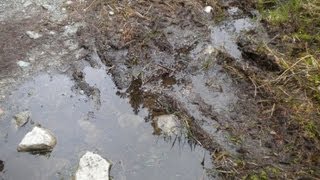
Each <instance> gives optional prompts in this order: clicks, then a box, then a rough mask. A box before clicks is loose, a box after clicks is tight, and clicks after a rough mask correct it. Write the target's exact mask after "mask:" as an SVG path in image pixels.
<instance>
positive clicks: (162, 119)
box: [154, 114, 182, 136]
mask: <svg viewBox="0 0 320 180" xmlns="http://www.w3.org/2000/svg"><path fill="white" fill-rule="evenodd" d="M154 122H155V124H156V129H158V130H160V131H162V133H163V134H164V135H168V136H170V135H179V134H181V133H182V131H181V130H182V126H181V124H180V121H179V119H178V117H177V116H176V115H173V114H170V115H162V116H158V117H155V118H154Z"/></svg>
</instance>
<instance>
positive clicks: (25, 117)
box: [14, 111, 31, 127]
mask: <svg viewBox="0 0 320 180" xmlns="http://www.w3.org/2000/svg"><path fill="white" fill-rule="evenodd" d="M30 116H31V113H30V112H29V111H24V112H20V113H19V114H16V115H15V116H14V120H15V123H16V125H17V127H21V126H23V125H25V124H26V123H27V122H28V121H29V119H30Z"/></svg>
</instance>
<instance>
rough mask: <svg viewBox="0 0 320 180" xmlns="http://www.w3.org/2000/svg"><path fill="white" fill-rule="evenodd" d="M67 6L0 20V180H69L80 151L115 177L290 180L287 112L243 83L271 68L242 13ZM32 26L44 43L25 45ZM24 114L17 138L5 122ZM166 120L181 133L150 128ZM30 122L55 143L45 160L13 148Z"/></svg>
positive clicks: (177, 6) (237, 8)
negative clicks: (99, 159)
mask: <svg viewBox="0 0 320 180" xmlns="http://www.w3.org/2000/svg"><path fill="white" fill-rule="evenodd" d="M248 2H249V1H248ZM48 3H49V5H51V6H48ZM65 3H66V2H65V1H63V0H61V1H60V0H56V1H52V2H50V1H48V2H47V1H37V2H36V4H33V5H28V6H27V7H28V8H31V9H29V11H26V12H27V14H29V13H30V14H29V16H28V17H26V18H25V19H24V18H22V19H21V16H18V15H19V14H20V11H18V10H21V9H26V7H24V6H21V7H19V6H18V7H15V6H14V8H13V7H11V6H8V4H10V3H9V2H5V3H3V5H5V6H3V7H7V6H8V7H11V9H12V10H11V11H9V12H4V11H0V14H1V16H0V19H1V18H2V19H1V22H2V23H3V24H4V26H1V29H3V31H1V32H0V40H2V39H3V41H2V43H1V42H0V45H1V47H4V48H3V50H2V51H0V57H1V62H3V63H2V64H3V67H2V66H1V69H3V71H1V73H0V74H1V75H2V77H1V81H0V82H1V83H0V85H2V86H1V87H4V88H3V90H1V91H0V93H1V94H0V95H1V96H2V97H1V100H2V101H1V104H0V107H1V109H4V110H5V115H4V116H1V117H0V118H1V119H3V120H2V121H0V130H1V131H0V132H1V134H0V135H1V136H0V138H1V139H0V144H1V147H5V148H3V149H1V150H0V155H1V156H0V159H2V160H3V161H0V162H2V166H4V167H3V168H2V169H3V171H2V172H1V171H0V177H1V178H2V179H61V178H70V177H72V175H73V173H74V172H75V168H76V166H77V162H78V159H79V157H80V156H81V155H82V154H83V152H84V151H86V150H94V151H96V152H98V153H99V154H101V155H102V156H103V157H106V158H108V159H109V160H111V161H112V162H113V167H112V170H111V175H112V176H113V177H114V178H115V179H230V178H232V179H241V178H251V177H257V178H258V179H259V178H266V177H269V178H294V176H292V175H290V173H291V172H294V171H295V170H296V169H299V168H300V167H299V166H298V165H296V164H294V162H292V161H293V160H294V157H292V156H290V155H292V154H291V153H290V150H289V151H284V148H283V147H289V146H290V145H291V143H292V139H290V138H291V136H290V137H287V136H284V135H286V134H285V133H283V131H284V130H282V129H281V127H282V125H284V124H286V122H287V119H288V116H289V115H288V112H287V111H286V109H281V107H277V108H275V107H274V104H273V102H272V99H271V98H268V97H267V96H268V93H267V92H266V91H260V89H258V88H257V87H256V86H255V84H254V82H253V81H252V79H251V77H252V75H255V74H260V75H265V76H269V75H270V74H269V73H279V72H280V71H281V69H280V67H279V66H277V64H276V62H275V60H274V59H272V58H270V57H269V56H268V55H266V54H261V53H260V52H259V51H258V50H257V48H256V47H257V46H252V45H255V44H253V43H252V42H251V41H250V40H248V39H246V38H243V37H249V35H252V34H254V35H256V36H258V37H259V38H261V39H268V34H267V33H266V31H265V30H264V28H263V27H262V26H261V24H260V23H259V22H257V21H256V20H255V18H252V16H254V15H255V14H256V13H255V12H254V11H253V9H252V4H250V3H248V4H245V3H243V2H242V3H239V2H235V1H221V2H219V3H217V2H216V1H200V0H196V1H189V0H178V1H173V0H164V1H157V0H156V1H145V0H142V1H100V0H99V1H88V2H83V1H81V2H76V1H72V3H71V4H69V5H67V4H65ZM0 5H2V4H0ZM208 5H210V6H212V7H213V11H212V12H210V13H206V12H205V11H204V7H205V6H208ZM0 7H1V6H0ZM50 7H51V8H50ZM63 9H64V10H63ZM31 15H32V16H31ZM4 17H5V18H4ZM31 17H43V18H41V20H38V19H37V18H31ZM10 18H11V19H10ZM13 20H14V21H13ZM9 22H10V23H9ZM30 29H31V30H34V31H38V32H41V33H42V34H45V36H44V37H43V38H40V39H36V40H32V39H30V38H28V37H26V36H25V33H24V32H25V31H27V30H30ZM51 32H55V35H53V34H52V33H51ZM5 41H9V43H3V42H5ZM250 42H251V43H250ZM15 46H16V48H14V47H15ZM16 51H17V52H16ZM18 60H25V61H27V62H30V63H31V66H30V67H28V68H21V67H18V66H17V64H16V62H17V61H18ZM23 110H29V111H31V112H32V122H30V123H29V124H27V125H26V126H25V127H23V128H21V129H18V130H17V129H15V128H14V127H13V126H12V123H11V119H12V116H13V115H14V114H15V113H18V112H20V111H23ZM164 114H175V115H176V116H177V117H178V118H179V119H180V121H181V124H183V125H184V128H186V129H187V131H188V133H187V134H186V135H181V136H176V137H172V136H171V137H168V136H165V135H164V134H162V133H161V131H159V129H158V128H157V127H156V123H155V122H154V121H153V119H154V117H156V116H159V115H164ZM35 125H41V126H43V127H45V128H48V129H50V130H51V131H53V132H54V133H55V134H56V135H57V139H58V144H57V147H56V148H55V149H54V150H53V152H52V153H51V154H47V155H45V156H43V155H31V154H27V153H18V152H16V151H15V149H16V146H17V144H18V142H19V140H21V138H22V137H23V135H24V134H25V133H26V132H27V131H28V130H30V129H31V128H32V127H33V126H35ZM293 129H294V128H293ZM310 147H311V148H312V147H313V146H310ZM289 149H290V148H289ZM293 156H298V155H294V154H293ZM0 165H1V164H0ZM301 166H303V165H301ZM0 169H1V166H0ZM310 169H312V170H316V169H317V168H316V167H314V166H312V167H311V168H310ZM265 174H267V175H265ZM306 177H308V176H307V175H306Z"/></svg>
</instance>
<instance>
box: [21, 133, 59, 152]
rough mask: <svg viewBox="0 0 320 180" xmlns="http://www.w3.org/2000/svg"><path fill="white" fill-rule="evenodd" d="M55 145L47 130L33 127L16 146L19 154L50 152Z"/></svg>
mask: <svg viewBox="0 0 320 180" xmlns="http://www.w3.org/2000/svg"><path fill="white" fill-rule="evenodd" d="M56 144H57V140H56V137H55V136H54V135H53V133H52V132H51V131H49V130H47V129H44V128H40V127H34V128H33V129H32V131H31V132H28V133H27V134H26V135H25V136H24V138H23V139H22V141H21V142H20V144H19V146H18V151H19V152H35V153H38V152H41V153H43V152H51V151H52V149H53V148H54V146H55V145H56Z"/></svg>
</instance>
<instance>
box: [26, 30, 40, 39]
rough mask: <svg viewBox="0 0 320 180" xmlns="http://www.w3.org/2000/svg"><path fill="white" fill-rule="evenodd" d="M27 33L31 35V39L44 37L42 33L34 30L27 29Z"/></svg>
mask: <svg viewBox="0 0 320 180" xmlns="http://www.w3.org/2000/svg"><path fill="white" fill-rule="evenodd" d="M26 34H27V35H28V36H29V38H31V39H39V38H41V37H42V35H41V34H39V33H37V32H34V31H27V32H26Z"/></svg>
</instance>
